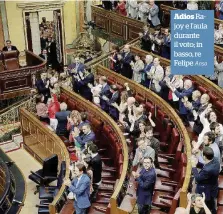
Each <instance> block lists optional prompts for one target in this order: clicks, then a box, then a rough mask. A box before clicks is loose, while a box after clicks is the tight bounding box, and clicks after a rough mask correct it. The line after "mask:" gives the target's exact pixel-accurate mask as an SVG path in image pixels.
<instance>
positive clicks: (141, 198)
mask: <svg viewBox="0 0 223 214" xmlns="http://www.w3.org/2000/svg"><path fill="white" fill-rule="evenodd" d="M218 169H219V168H218ZM136 181H138V188H137V192H136V194H137V203H138V204H142V205H151V204H152V196H153V190H154V187H155V183H156V172H155V169H154V168H151V169H150V170H149V171H146V170H145V169H144V168H143V169H142V170H141V172H140V176H139V177H138V178H137V179H136Z"/></svg>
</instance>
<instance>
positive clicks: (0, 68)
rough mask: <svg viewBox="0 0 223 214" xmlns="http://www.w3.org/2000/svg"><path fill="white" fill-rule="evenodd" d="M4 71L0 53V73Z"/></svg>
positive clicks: (0, 53)
mask: <svg viewBox="0 0 223 214" xmlns="http://www.w3.org/2000/svg"><path fill="white" fill-rule="evenodd" d="M4 70H5V66H4V63H3V55H2V52H0V72H1V71H4Z"/></svg>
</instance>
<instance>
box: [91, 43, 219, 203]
mask: <svg viewBox="0 0 223 214" xmlns="http://www.w3.org/2000/svg"><path fill="white" fill-rule="evenodd" d="M215 52H216V53H215V54H216V55H217V56H218V57H222V48H218V50H215ZM131 53H133V54H139V55H140V56H144V57H145V55H147V54H151V55H153V56H154V57H158V58H159V59H160V62H161V65H162V66H164V67H166V66H169V65H170V61H169V60H167V59H165V58H162V57H159V56H156V55H154V54H152V53H148V52H146V51H143V50H141V49H139V48H136V47H131ZM101 64H103V65H105V66H108V65H109V63H108V60H105V59H104V60H102V62H101ZM95 72H96V74H99V75H105V76H107V77H108V81H109V82H110V84H117V85H118V86H120V85H123V83H124V82H129V83H130V87H133V90H134V88H135V87H134V85H138V84H137V83H133V81H131V80H128V79H126V78H124V77H123V76H121V75H119V74H117V73H114V72H113V71H111V70H109V69H108V68H106V67H103V66H102V65H100V63H98V64H97V66H96V67H95ZM185 78H187V79H191V80H192V81H193V85H194V87H195V88H196V89H198V90H200V91H201V92H202V93H207V94H209V96H210V98H211V103H212V105H213V107H214V110H215V111H216V113H217V116H218V118H219V122H222V121H223V116H222V115H223V100H222V98H223V91H222V89H221V88H220V87H218V86H217V85H216V84H214V83H212V82H211V81H209V80H208V79H207V78H204V77H203V76H185ZM140 87H141V90H137V91H138V95H137V96H138V99H139V100H141V102H142V101H146V97H145V93H146V92H145V91H147V93H148V91H149V90H148V89H145V88H144V87H142V86H140ZM162 102H164V101H162ZM158 105H160V103H159V104H158ZM189 144H190V142H189ZM187 154H188V157H187V158H189V157H190V155H191V153H188V151H187ZM181 199H182V198H181ZM181 202H182V200H181ZM184 202H185V203H186V199H185V201H184ZM181 204H182V203H181Z"/></svg>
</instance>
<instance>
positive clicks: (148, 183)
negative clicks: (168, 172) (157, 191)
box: [132, 157, 156, 214]
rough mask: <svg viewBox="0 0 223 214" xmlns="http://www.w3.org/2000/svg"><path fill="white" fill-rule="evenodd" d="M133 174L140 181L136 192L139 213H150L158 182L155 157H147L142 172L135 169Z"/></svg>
mask: <svg viewBox="0 0 223 214" xmlns="http://www.w3.org/2000/svg"><path fill="white" fill-rule="evenodd" d="M132 174H133V176H134V178H135V179H136V181H137V182H138V188H137V193H136V194H137V205H138V213H139V214H147V213H150V209H151V204H152V196H153V190H154V187H155V183H156V172H155V169H154V167H153V159H152V158H151V157H145V158H144V160H143V168H142V170H141V171H140V173H138V172H134V171H133V172H132Z"/></svg>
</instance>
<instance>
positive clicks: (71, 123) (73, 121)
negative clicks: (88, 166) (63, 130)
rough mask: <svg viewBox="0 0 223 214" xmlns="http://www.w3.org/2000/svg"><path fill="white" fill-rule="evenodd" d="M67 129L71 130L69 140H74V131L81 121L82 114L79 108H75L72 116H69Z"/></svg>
mask: <svg viewBox="0 0 223 214" xmlns="http://www.w3.org/2000/svg"><path fill="white" fill-rule="evenodd" d="M67 121H68V123H67V130H68V131H69V132H70V135H69V141H70V142H73V136H72V131H73V130H74V127H77V126H78V125H79V124H80V122H81V114H80V112H79V111H77V110H73V111H72V112H71V114H70V117H67Z"/></svg>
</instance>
